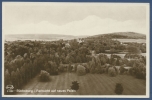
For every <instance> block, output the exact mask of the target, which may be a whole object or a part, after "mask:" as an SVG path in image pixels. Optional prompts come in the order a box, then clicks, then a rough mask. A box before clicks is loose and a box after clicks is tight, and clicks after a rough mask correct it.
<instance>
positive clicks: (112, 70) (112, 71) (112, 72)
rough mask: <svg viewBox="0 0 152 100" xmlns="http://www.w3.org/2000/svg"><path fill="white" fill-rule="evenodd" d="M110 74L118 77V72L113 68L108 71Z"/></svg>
mask: <svg viewBox="0 0 152 100" xmlns="http://www.w3.org/2000/svg"><path fill="white" fill-rule="evenodd" d="M108 74H109V76H112V77H113V76H116V70H115V69H114V68H113V67H110V68H109V69H108Z"/></svg>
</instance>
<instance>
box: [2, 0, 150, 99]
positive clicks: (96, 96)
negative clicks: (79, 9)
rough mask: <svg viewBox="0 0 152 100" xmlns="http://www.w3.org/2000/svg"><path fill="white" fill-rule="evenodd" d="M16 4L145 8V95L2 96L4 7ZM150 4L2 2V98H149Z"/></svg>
mask: <svg viewBox="0 0 152 100" xmlns="http://www.w3.org/2000/svg"><path fill="white" fill-rule="evenodd" d="M16 3H17V4H18V3H21V4H22V3H23V4H24V3H29V4H32V5H33V4H36V5H42V4H45V5H47V4H49V3H54V4H58V5H63V3H64V5H69V4H71V5H76V4H79V5H84V4H87V5H113V4H117V5H124V4H125V5H126V4H128V5H134V6H141V5H142V6H146V11H147V12H146V14H147V15H146V17H147V18H146V22H147V23H146V28H147V33H146V52H147V54H146V64H147V66H146V67H147V68H146V74H147V75H146V95H119V96H118V95H4V59H3V58H4V42H5V41H4V38H5V36H4V34H3V19H4V16H3V14H4V11H3V9H4V5H5V4H7V5H12V4H13V5H14V6H15V4H16ZM149 55H150V4H149V3H105V2H104V3H103V2H102V3H101V2H98V3H93V2H76V3H72V2H2V97H26V98H27V97H32V98H33V97H34V98H44V97H45V98H149V97H150V62H149V61H150V56H149Z"/></svg>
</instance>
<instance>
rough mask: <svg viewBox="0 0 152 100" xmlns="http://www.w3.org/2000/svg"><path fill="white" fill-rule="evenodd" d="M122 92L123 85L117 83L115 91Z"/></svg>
mask: <svg viewBox="0 0 152 100" xmlns="http://www.w3.org/2000/svg"><path fill="white" fill-rule="evenodd" d="M122 92H123V86H122V84H121V83H117V84H116V87H115V93H116V94H118V95H120V94H122Z"/></svg>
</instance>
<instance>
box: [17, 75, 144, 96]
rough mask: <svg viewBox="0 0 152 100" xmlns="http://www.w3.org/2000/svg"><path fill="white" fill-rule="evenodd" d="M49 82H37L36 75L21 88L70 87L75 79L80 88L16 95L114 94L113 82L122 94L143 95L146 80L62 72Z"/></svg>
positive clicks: (60, 88)
mask: <svg viewBox="0 0 152 100" xmlns="http://www.w3.org/2000/svg"><path fill="white" fill-rule="evenodd" d="M51 78H52V81H50V82H39V81H38V76H36V77H35V78H34V79H32V80H31V81H29V83H28V84H27V85H25V86H24V87H23V89H29V90H34V89H39V90H44V89H50V90H53V89H56V90H67V89H70V86H71V82H72V81H74V80H77V81H78V82H79V83H80V88H79V90H78V91H76V92H42V93H39V92H35V93H23V92H22V93H17V95H116V94H115V93H114V89H115V84H116V83H117V82H121V83H122V84H123V87H124V91H123V95H145V94H146V81H145V80H141V79H136V78H134V77H132V76H129V75H117V76H116V77H109V76H108V75H107V74H86V75H84V76H77V75H76V73H69V74H68V73H62V74H60V75H58V76H51Z"/></svg>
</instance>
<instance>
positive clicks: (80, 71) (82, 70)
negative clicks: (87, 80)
mask: <svg viewBox="0 0 152 100" xmlns="http://www.w3.org/2000/svg"><path fill="white" fill-rule="evenodd" d="M77 74H78V75H79V76H82V75H85V74H86V70H85V67H83V66H82V65H78V66H77Z"/></svg>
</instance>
